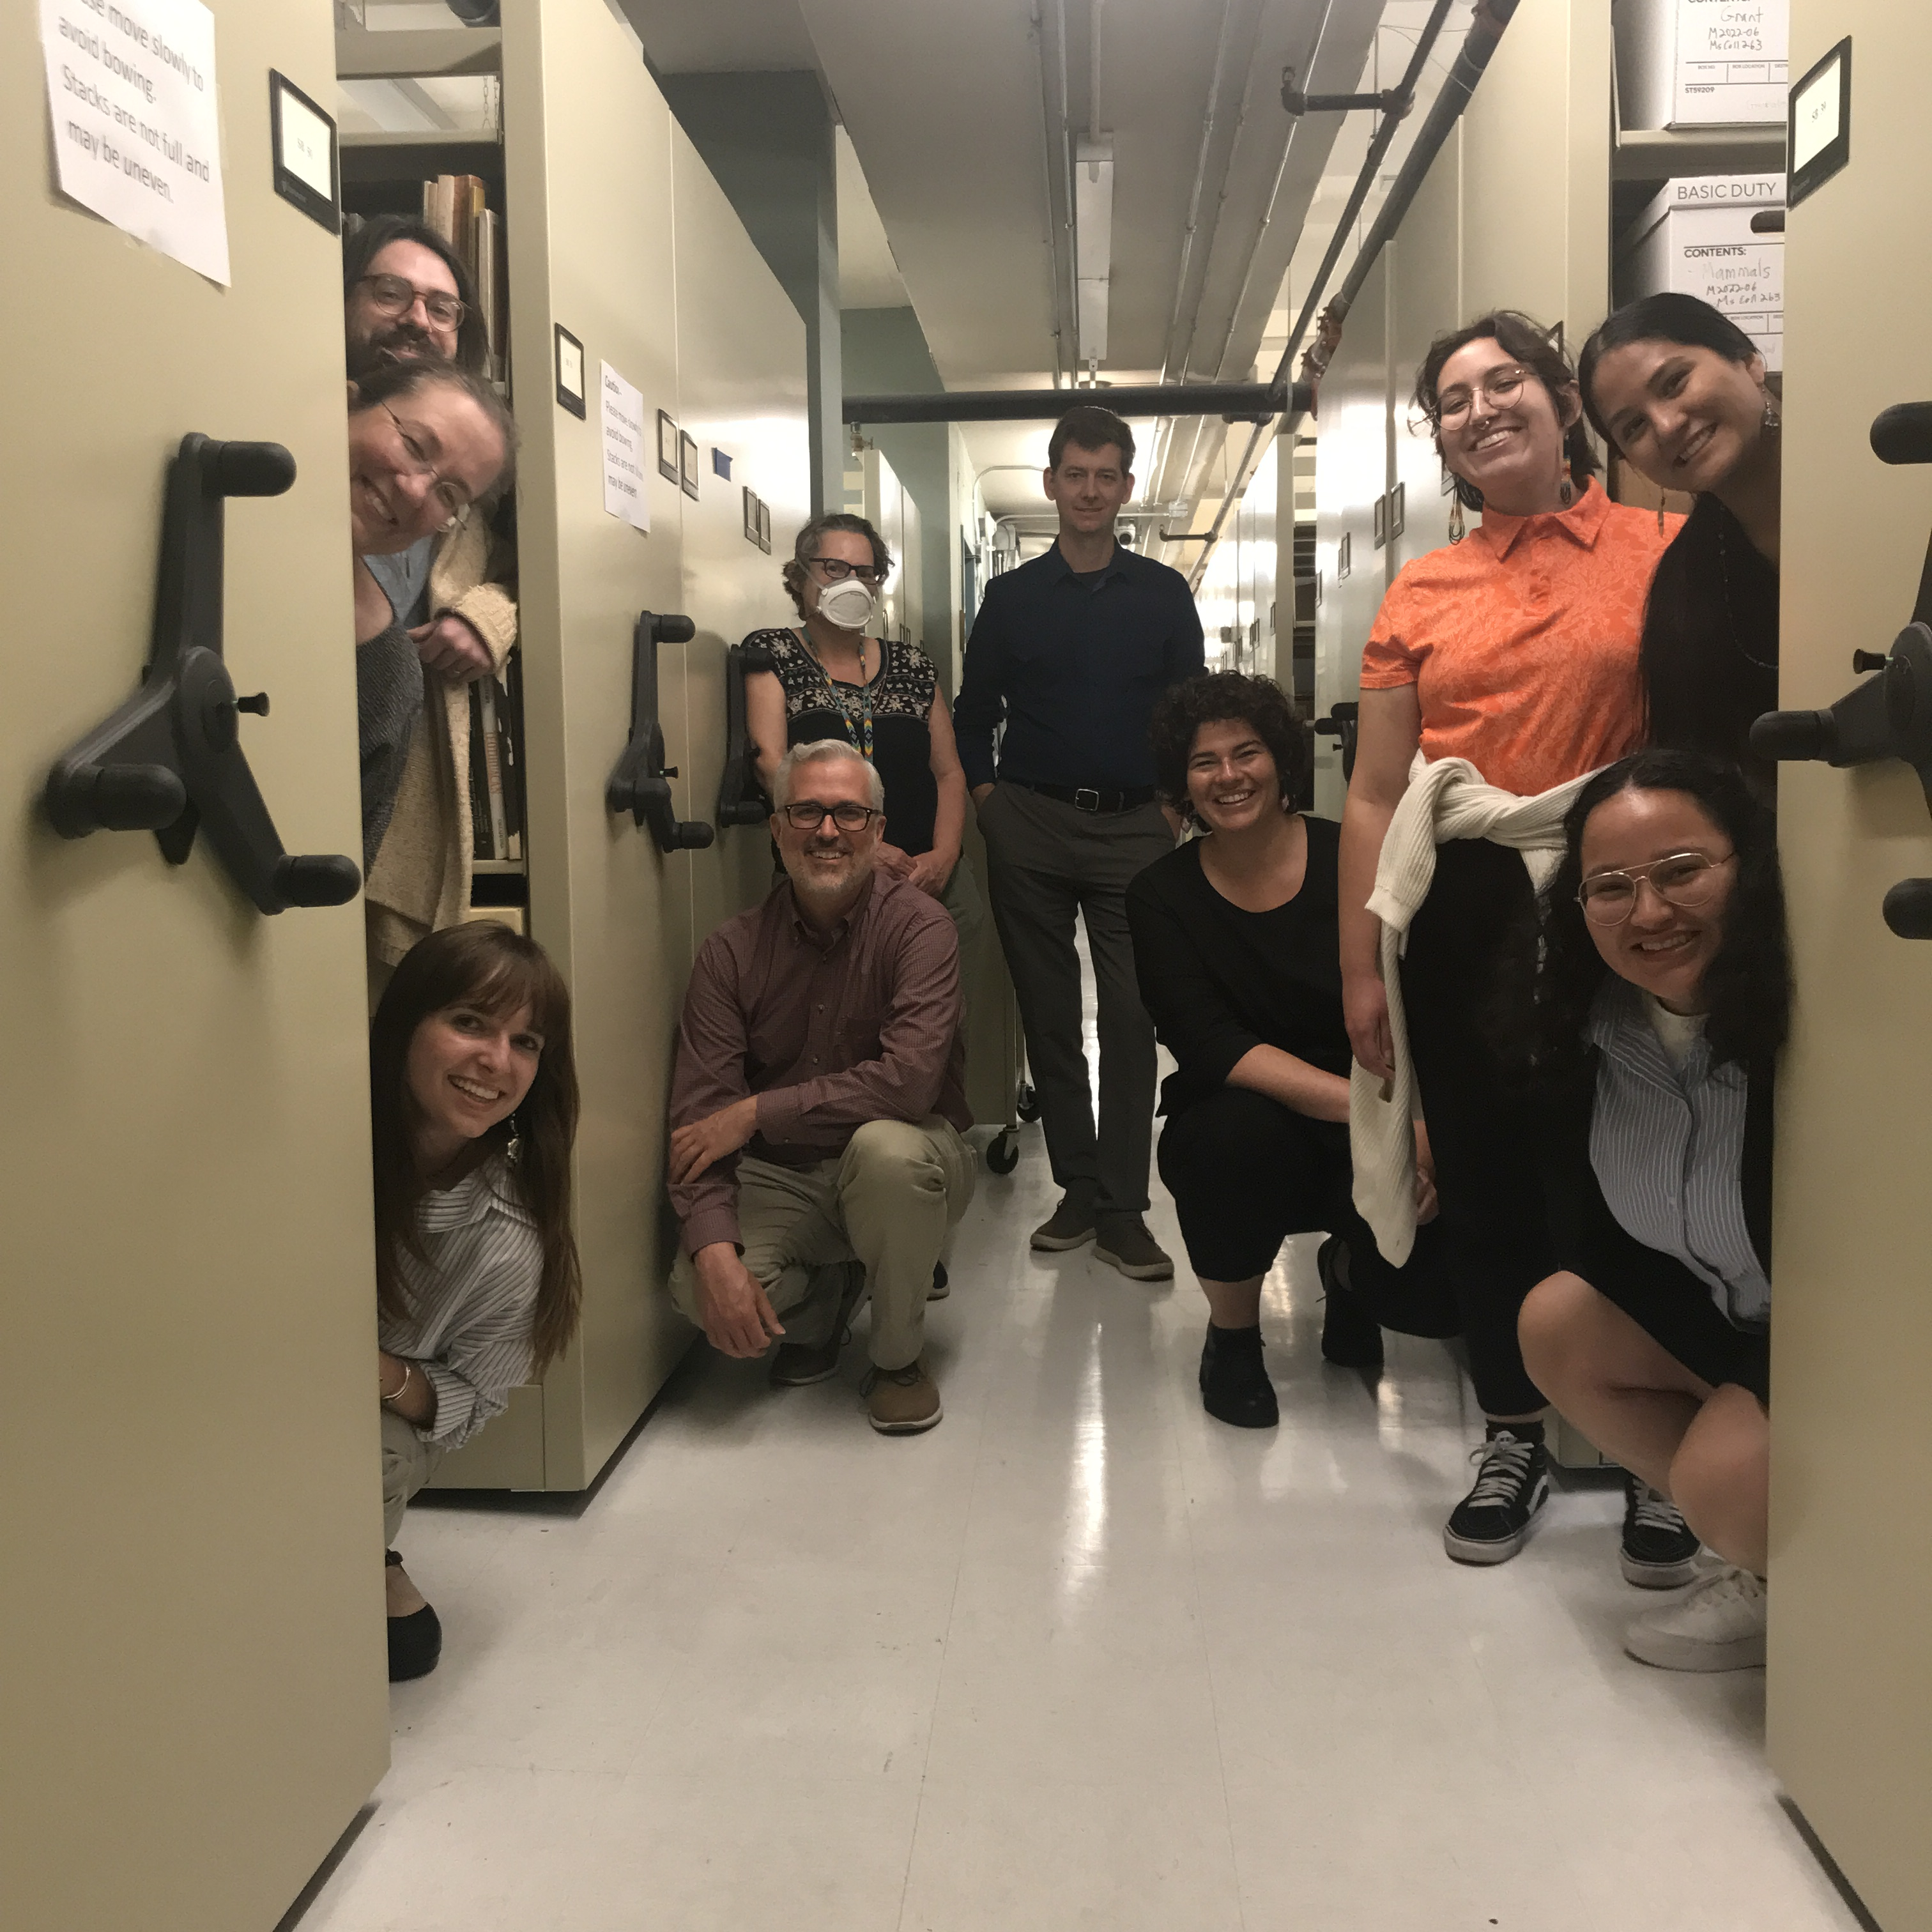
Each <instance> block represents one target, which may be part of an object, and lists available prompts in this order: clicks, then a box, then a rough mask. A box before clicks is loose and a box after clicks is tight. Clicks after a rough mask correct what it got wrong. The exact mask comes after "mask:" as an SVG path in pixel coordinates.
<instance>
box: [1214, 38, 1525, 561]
mask: <svg viewBox="0 0 1932 1932" xmlns="http://www.w3.org/2000/svg"><path fill="white" fill-rule="evenodd" d="M1515 11H1517V0H1480V4H1478V6H1476V17H1474V20H1472V21H1470V29H1469V39H1465V43H1463V48H1460V52H1459V54H1457V58H1455V64H1453V66H1451V68H1449V77H1447V80H1445V81H1443V85H1442V93H1439V95H1438V97H1436V103H1433V104H1432V108H1430V114H1428V120H1426V121H1424V124H1422V127H1420V131H1418V133H1416V145H1415V147H1412V148H1410V151H1409V157H1406V160H1405V162H1403V170H1401V174H1397V178H1395V185H1393V187H1391V189H1389V197H1388V201H1383V205H1382V211H1379V212H1378V214H1376V220H1374V224H1372V226H1370V230H1368V234H1366V236H1364V238H1362V248H1361V249H1358V251H1356V257H1355V263H1352V266H1351V269H1349V275H1346V278H1345V281H1343V284H1341V288H1339V290H1337V292H1335V299H1333V302H1331V303H1329V313H1331V315H1333V317H1335V321H1337V323H1341V321H1343V317H1346V313H1349V308H1351V305H1352V302H1355V298H1356V296H1358V294H1361V292H1362V284H1364V282H1366V281H1368V272H1370V269H1374V266H1376V257H1378V255H1379V253H1382V248H1383V244H1385V242H1388V239H1389V236H1393V234H1395V230H1397V226H1399V224H1401V220H1403V217H1405V214H1406V212H1409V202H1410V201H1415V199H1416V189H1420V187H1422V181H1424V178H1426V175H1428V172H1430V168H1432V166H1433V164H1436V157H1438V153H1439V151H1442V145H1443V141H1445V139H1447V137H1449V130H1451V127H1453V125H1455V124H1457V120H1459V118H1460V114H1463V108H1466V107H1469V101H1470V95H1474V91H1476V83H1478V81H1480V80H1482V75H1484V70H1486V68H1488V66H1490V56H1492V54H1493V52H1496V44H1497V40H1502V37H1503V29H1505V27H1507V25H1509V21H1511V17H1513V16H1515ZM1432 20H1433V16H1432ZM1356 185H1358V187H1361V184H1356ZM1356 207H1361V202H1356V201H1352V197H1351V218H1352V211H1355V208H1356ZM1345 232H1346V230H1345V228H1337V242H1341V239H1343V236H1345ZM1337 257H1339V249H1337V248H1333V245H1331V248H1329V253H1328V255H1325V257H1324V263H1322V272H1319V275H1318V276H1316V282H1314V286H1312V288H1310V292H1308V302H1306V303H1304V305H1302V313H1301V317H1298V319H1296V323H1295V335H1292V336H1291V338H1289V346H1287V348H1285V350H1283V352H1281V362H1279V363H1277V365H1275V383H1277V385H1279V383H1283V380H1285V377H1287V371H1289V367H1291V365H1292V362H1295V352H1296V350H1298V348H1301V346H1302V338H1304V336H1306V332H1308V325H1310V321H1312V319H1314V308H1316V303H1318V302H1319V299H1322V284H1324V282H1325V278H1328V275H1329V271H1331V269H1333V263H1335V259H1337ZM1295 389H1296V395H1298V396H1308V398H1310V400H1312V390H1310V385H1301V383H1298V385H1295ZM1306 416H1308V402H1296V406H1295V408H1291V410H1289V412H1287V419H1285V422H1283V423H1281V435H1285V437H1292V435H1295V431H1296V429H1301V425H1302V419H1304V417H1306ZM1256 443H1260V431H1256V433H1254V435H1252V437H1248V449H1247V450H1244V452H1242V462H1241V463H1237V467H1235V477H1232V479H1231V485H1229V493H1227V496H1225V499H1223V500H1221V508H1219V510H1217V512H1215V520H1214V526H1211V531H1210V533H1211V535H1214V537H1219V533H1221V526H1223V523H1225V522H1227V514H1229V510H1231V508H1232V504H1235V500H1237V496H1238V494H1241V490H1242V487H1244V485H1247V477H1244V473H1242V472H1244V469H1247V466H1248V462H1250V460H1252V456H1254V446H1256ZM1211 554H1214V543H1210V544H1208V549H1204V550H1202V556H1200V562H1198V564H1196V566H1194V571H1192V576H1190V580H1188V581H1190V587H1192V589H1200V581H1202V577H1204V576H1205V571H1208V558H1210V556H1211Z"/></svg>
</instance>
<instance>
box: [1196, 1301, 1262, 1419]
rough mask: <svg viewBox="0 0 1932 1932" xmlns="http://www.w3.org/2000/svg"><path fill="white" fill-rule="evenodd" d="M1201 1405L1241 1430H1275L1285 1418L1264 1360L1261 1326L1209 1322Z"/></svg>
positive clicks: (1202, 1355) (1203, 1344)
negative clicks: (1231, 1325) (1223, 1325)
mask: <svg viewBox="0 0 1932 1932" xmlns="http://www.w3.org/2000/svg"><path fill="white" fill-rule="evenodd" d="M1201 1406H1202V1408H1203V1409H1205V1410H1206V1411H1207V1412H1208V1414H1209V1415H1211V1416H1213V1417H1214V1419H1215V1420H1216V1421H1217V1422H1231V1423H1232V1424H1234V1426H1235V1427H1236V1428H1237V1429H1272V1428H1273V1427H1274V1426H1275V1424H1277V1423H1278V1422H1279V1421H1280V1420H1281V1405H1280V1403H1277V1401H1276V1400H1275V1394H1274V1383H1273V1382H1270V1381H1269V1380H1268V1368H1267V1365H1266V1364H1265V1363H1264V1362H1263V1361H1262V1331H1260V1329H1259V1328H1216V1327H1215V1326H1214V1324H1213V1323H1212V1322H1210V1323H1209V1324H1208V1339H1207V1340H1206V1341H1205V1342H1204V1343H1202V1345H1201Z"/></svg>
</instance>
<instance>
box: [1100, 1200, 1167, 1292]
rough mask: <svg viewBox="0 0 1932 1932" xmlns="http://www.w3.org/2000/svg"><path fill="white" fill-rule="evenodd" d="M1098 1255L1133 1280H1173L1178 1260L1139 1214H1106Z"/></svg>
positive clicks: (1102, 1225)
mask: <svg viewBox="0 0 1932 1932" xmlns="http://www.w3.org/2000/svg"><path fill="white" fill-rule="evenodd" d="M1094 1259H1095V1260H1096V1261H1097V1262H1106V1264H1107V1265H1108V1266H1109V1268H1118V1269H1119V1270H1120V1271H1121V1274H1124V1275H1125V1276H1126V1277H1127V1279H1128V1280H1130V1281H1172V1280H1173V1279H1174V1263H1173V1262H1172V1260H1171V1259H1169V1256H1168V1253H1167V1251H1166V1249H1164V1248H1163V1247H1162V1246H1161V1245H1160V1243H1159V1242H1158V1241H1156V1240H1155V1239H1154V1237H1153V1236H1152V1235H1150V1234H1149V1233H1148V1225H1147V1223H1145V1221H1143V1220H1142V1219H1141V1217H1139V1215H1138V1214H1105V1215H1103V1216H1101V1217H1100V1228H1099V1232H1097V1234H1096V1235H1095V1236H1094Z"/></svg>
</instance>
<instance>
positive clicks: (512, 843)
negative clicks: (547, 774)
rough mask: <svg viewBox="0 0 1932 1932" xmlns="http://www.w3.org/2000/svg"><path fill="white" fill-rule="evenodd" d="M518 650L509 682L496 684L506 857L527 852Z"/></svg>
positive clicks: (512, 653)
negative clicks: (506, 841) (524, 835)
mask: <svg viewBox="0 0 1932 1932" xmlns="http://www.w3.org/2000/svg"><path fill="white" fill-rule="evenodd" d="M517 667H518V661H517V653H516V652H514V651H512V652H511V653H510V661H509V664H508V667H506V668H507V673H508V683H507V684H499V685H498V686H497V687H496V747H497V752H498V755H499V757H500V758H501V760H502V767H503V826H504V831H505V836H506V838H507V840H508V844H507V847H506V849H505V852H504V854H503V856H504V857H505V858H506V859H520V858H521V857H522V856H523V688H522V685H521V682H520V680H519V679H518V676H517Z"/></svg>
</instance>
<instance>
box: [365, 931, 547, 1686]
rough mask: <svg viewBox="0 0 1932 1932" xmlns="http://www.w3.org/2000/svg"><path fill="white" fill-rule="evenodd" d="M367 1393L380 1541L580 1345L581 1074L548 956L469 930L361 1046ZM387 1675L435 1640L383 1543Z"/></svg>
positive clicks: (389, 995) (402, 970) (430, 1648)
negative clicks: (370, 1387)
mask: <svg viewBox="0 0 1932 1932" xmlns="http://www.w3.org/2000/svg"><path fill="white" fill-rule="evenodd" d="M369 1069H370V1099H371V1113H372V1116H373V1127H374V1159H375V1184H376V1271H377V1273H376V1278H377V1310H378V1319H377V1339H378V1343H379V1349H378V1352H377V1391H378V1394H380V1397H381V1401H382V1412H383V1527H384V1529H385V1531H386V1540H387V1541H388V1542H389V1544H391V1545H392V1546H393V1545H394V1544H395V1540H396V1532H397V1531H398V1529H399V1528H400V1527H401V1524H402V1520H403V1512H404V1509H405V1508H407V1506H408V1504H409V1500H410V1498H411V1497H412V1496H414V1495H415V1494H416V1492H417V1491H418V1490H420V1489H421V1488H422V1486H423V1485H424V1484H425V1483H426V1482H428V1481H429V1479H430V1478H431V1475H434V1473H435V1470H436V1467H437V1464H438V1463H440V1462H441V1461H442V1460H443V1457H445V1456H446V1455H447V1454H449V1451H451V1450H452V1449H455V1448H458V1447H460V1445H462V1444H463V1443H464V1442H467V1441H468V1440H469V1438H470V1437H471V1436H473V1435H475V1433H476V1431H477V1430H479V1429H481V1427H483V1425H484V1423H486V1422H487V1421H489V1420H490V1418H491V1417H492V1416H493V1415H499V1414H500V1413H501V1412H502V1410H503V1409H505V1407H506V1406H508V1402H509V1399H510V1391H511V1390H512V1389H514V1388H516V1387H517V1385H519V1384H520V1383H522V1382H528V1381H529V1380H530V1379H532V1377H534V1376H540V1375H541V1373H543V1370H544V1367H546V1365H547V1364H549V1363H550V1361H552V1360H553V1358H555V1357H556V1355H558V1354H559V1353H560V1352H562V1349H564V1348H565V1346H566V1345H567V1344H568V1342H569V1340H570V1338H571V1335H572V1334H574V1332H575V1330H576V1327H577V1305H578V1300H579V1290H580V1271H579V1269H578V1266H577V1244H576V1242H575V1241H574V1238H573V1237H572V1236H571V1232H570V1151H571V1142H573V1141H574V1139H575V1138H576V1134H577V1069H576V1065H575V1062H574V1060H573V1058H572V1057H571V1040H570V995H569V992H568V989H566V988H565V986H564V983H563V980H562V976H561V975H560V974H559V973H558V971H557V970H556V968H555V967H554V966H553V965H551V963H550V959H549V956H547V954H546V953H544V950H543V949H542V947H540V946H538V945H537V944H535V942H534V941H531V940H528V939H526V938H523V936H522V935H520V934H518V933H514V932H511V930H510V929H509V928H508V926H501V925H498V924H496V923H495V922H493V921H481V922H474V923H469V924H465V925H462V926H451V927H449V928H448V929H446V930H445V931H443V932H437V933H434V934H432V935H431V936H430V937H429V938H427V939H425V940H424V941H422V942H421V943H420V944H418V945H417V946H416V947H413V949H412V950H410V952H409V953H407V955H406V956H404V959H403V961H402V962H401V965H398V967H397V968H396V971H395V977H393V978H392V980H390V982H389V986H388V989H387V990H386V992H384V993H383V1000H382V1004H381V1005H380V1006H379V1007H377V1010H376V1017H375V1019H374V1022H372V1023H371V1028H370V1035H369ZM384 1577H385V1581H386V1585H387V1592H388V1607H389V1677H390V1681H391V1682H400V1681H401V1680H402V1679H405V1678H410V1677H420V1676H423V1675H424V1674H425V1673H426V1672H428V1671H430V1670H434V1668H435V1667H436V1662H437V1658H438V1656H439V1655H440V1654H441V1652H442V1648H443V1629H442V1626H441V1625H440V1623H439V1622H438V1621H437V1614H436V1612H435V1611H434V1610H432V1609H431V1607H430V1606H429V1605H428V1604H427V1603H425V1601H424V1600H423V1598H422V1595H421V1593H420V1592H419V1591H418V1590H417V1589H416V1586H415V1585H414V1584H413V1583H411V1582H410V1578H409V1574H408V1572H407V1571H405V1570H404V1568H403V1567H402V1562H401V1558H400V1557H398V1555H397V1554H396V1552H395V1549H394V1547H391V1548H390V1550H389V1552H388V1560H387V1565H386V1569H385V1571H384Z"/></svg>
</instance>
